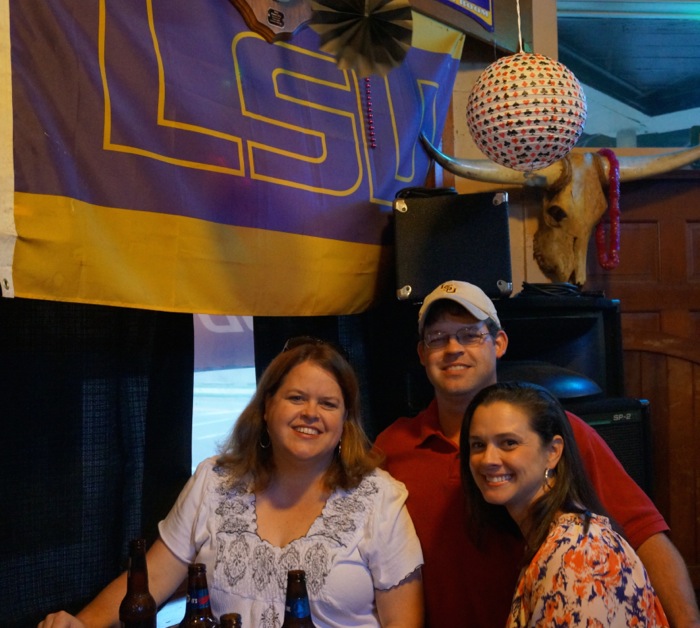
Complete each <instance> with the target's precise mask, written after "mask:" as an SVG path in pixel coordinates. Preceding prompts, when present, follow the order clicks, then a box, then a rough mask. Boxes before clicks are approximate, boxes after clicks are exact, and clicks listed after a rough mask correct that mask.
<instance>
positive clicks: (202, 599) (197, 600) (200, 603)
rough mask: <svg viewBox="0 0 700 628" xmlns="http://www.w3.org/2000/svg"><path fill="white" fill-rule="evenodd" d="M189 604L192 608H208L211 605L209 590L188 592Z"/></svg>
mask: <svg viewBox="0 0 700 628" xmlns="http://www.w3.org/2000/svg"><path fill="white" fill-rule="evenodd" d="M187 605H188V606H190V607H191V608H206V607H207V606H209V591H208V590H207V589H200V590H197V591H194V592H193V594H192V595H190V594H189V593H188V594H187Z"/></svg>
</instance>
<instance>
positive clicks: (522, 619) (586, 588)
mask: <svg viewBox="0 0 700 628" xmlns="http://www.w3.org/2000/svg"><path fill="white" fill-rule="evenodd" d="M590 517H591V518H590V525H589V528H588V531H587V532H584V516H583V515H580V514H574V513H567V514H563V515H561V517H559V519H558V520H557V521H556V522H555V523H553V524H552V527H551V529H550V532H549V535H548V537H547V539H546V540H545V542H544V543H543V544H542V546H541V547H540V548H539V550H538V551H537V553H536V554H535V556H534V558H533V559H532V561H531V562H530V564H529V565H528V566H527V567H526V568H525V569H524V570H523V572H522V574H521V576H520V580H519V581H518V585H517V587H516V591H515V595H514V597H513V603H512V606H511V613H510V618H509V620H508V623H507V628H515V627H524V626H542V627H544V626H547V627H551V626H567V627H572V626H586V627H593V626H596V627H597V626H601V627H602V626H606V627H607V626H610V627H611V628H617V627H619V628H628V627H629V626H648V627H656V626H668V625H669V624H668V620H667V619H666V615H665V614H664V611H663V609H662V608H661V604H660V602H659V599H658V597H657V596H656V594H655V592H654V589H653V588H652V586H651V583H650V581H649V577H648V575H647V573H646V570H645V569H644V566H643V565H642V561H641V560H640V559H639V557H638V556H637V554H636V553H635V551H634V550H633V549H632V547H631V546H630V545H629V544H628V543H627V541H625V540H624V539H623V538H622V537H621V536H620V535H619V534H617V533H616V532H615V531H614V530H613V529H612V527H611V526H610V521H609V520H608V519H607V518H606V517H602V516H599V515H595V514H593V515H590Z"/></svg>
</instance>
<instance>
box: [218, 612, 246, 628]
mask: <svg viewBox="0 0 700 628" xmlns="http://www.w3.org/2000/svg"><path fill="white" fill-rule="evenodd" d="M221 628H243V620H241V616H240V615H239V614H238V613H226V614H225V615H222V616H221Z"/></svg>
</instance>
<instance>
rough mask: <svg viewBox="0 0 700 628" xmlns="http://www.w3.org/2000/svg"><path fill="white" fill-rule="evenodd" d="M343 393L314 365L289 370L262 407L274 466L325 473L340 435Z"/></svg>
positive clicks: (342, 418) (308, 363)
mask: <svg viewBox="0 0 700 628" xmlns="http://www.w3.org/2000/svg"><path fill="white" fill-rule="evenodd" d="M345 416H346V409H345V402H344V399H343V393H342V391H341V388H340V386H339V385H338V382H337V381H336V379H335V378H334V377H333V375H332V374H331V373H329V372H328V371H326V370H325V369H323V368H321V367H320V366H318V365H317V364H315V363H314V362H310V361H306V362H302V363H300V364H297V365H296V366H295V367H293V368H292V369H291V370H290V371H289V373H287V375H286V377H285V378H284V379H283V380H282V383H281V385H280V386H279V388H278V389H277V392H276V393H275V394H274V395H273V396H272V397H270V398H269V399H268V400H267V403H266V404H265V423H266V425H267V431H268V433H269V434H270V441H271V443H272V452H273V456H274V458H275V462H276V464H277V465H278V466H280V465H284V464H294V465H298V464H300V463H301V464H305V465H312V466H317V467H318V469H319V470H325V469H326V468H327V467H328V465H329V464H330V463H331V461H332V459H333V455H334V452H335V448H336V447H337V446H338V443H339V442H340V438H341V436H342V434H343V422H344V420H345Z"/></svg>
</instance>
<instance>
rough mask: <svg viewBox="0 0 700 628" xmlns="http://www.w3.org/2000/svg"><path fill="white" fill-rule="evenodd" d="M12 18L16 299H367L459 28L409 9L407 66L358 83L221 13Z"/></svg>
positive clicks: (352, 307)
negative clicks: (395, 206)
mask: <svg viewBox="0 0 700 628" xmlns="http://www.w3.org/2000/svg"><path fill="white" fill-rule="evenodd" d="M9 9H10V11H9V31H10V35H11V75H12V105H13V110H14V115H13V147H14V153H13V155H14V159H13V161H14V164H13V165H14V181H15V186H14V227H15V228H16V232H17V239H16V243H15V247H14V259H13V261H12V272H11V282H12V286H13V288H14V294H16V295H17V296H25V297H33V298H41V299H55V300H64V301H79V302H90V303H102V304H108V305H125V306H131V307H143V308H149V309H162V310H170V311H183V312H200V313H212V314H238V315H251V314H253V315H323V314H347V313H354V312H359V311H362V310H364V309H366V308H367V307H368V306H369V305H370V304H371V302H372V300H373V299H374V298H375V296H376V291H377V287H378V285H379V284H380V283H381V282H382V280H383V277H382V275H383V273H386V264H385V261H386V258H387V246H386V233H387V229H388V226H389V218H390V216H391V202H392V199H393V198H394V195H395V193H396V191H397V190H399V189H401V188H404V187H408V186H419V185H423V183H424V179H425V176H426V174H427V172H428V168H429V160H428V157H427V155H426V154H425V152H424V151H423V150H422V148H421V147H420V143H419V142H418V137H419V134H420V133H421V132H424V133H426V135H427V136H428V137H430V138H431V139H433V140H435V141H438V142H439V137H440V135H441V132H442V128H443V125H444V121H445V117H446V114H447V110H448V107H449V103H450V97H451V91H452V86H453V83H454V79H455V75H456V72H457V67H458V64H459V57H460V54H461V48H462V44H463V36H462V35H461V34H459V33H458V32H456V31H454V30H453V29H451V28H449V27H446V26H444V25H441V24H439V23H437V22H435V21H432V20H430V19H429V18H427V17H424V16H421V15H419V14H417V13H415V12H414V33H413V43H412V47H411V49H410V51H409V53H408V55H407V57H406V60H405V61H404V63H403V64H402V65H401V66H400V67H398V68H396V69H394V70H392V71H391V72H390V73H389V74H388V76H387V77H386V78H380V77H372V78H371V79H369V80H367V81H365V80H364V79H359V78H358V77H357V76H356V75H355V73H354V72H350V71H341V70H339V69H338V68H337V66H336V64H335V60H334V59H333V58H332V57H330V56H328V55H326V54H323V53H321V52H319V50H318V39H317V35H316V34H315V33H314V32H313V31H312V30H311V29H310V28H301V29H300V30H299V31H298V32H297V33H296V34H295V35H294V37H292V38H291V39H290V40H288V41H286V42H284V43H282V42H278V43H274V44H270V43H267V42H266V41H265V40H264V39H262V38H261V37H260V36H259V35H257V34H255V33H253V32H251V31H250V30H248V28H247V27H246V25H245V22H244V21H243V19H242V17H241V16H240V14H239V13H238V11H237V10H236V9H235V8H234V7H233V6H232V4H231V3H230V2H225V1H223V0H201V1H199V2H192V1H191V0H101V1H100V0H52V1H51V2H46V1H45V0H10V2H9ZM370 113H371V116H370V115H369V114H370ZM370 123H371V124H372V125H373V128H372V131H373V133H374V135H373V137H374V142H375V144H376V146H375V147H372V143H371V138H370V135H369V130H370V129H369V124H370ZM1 176H2V175H1V174H0V177H1ZM0 211H1V209H0ZM1 224H2V223H1V222H0V225H1ZM2 265H3V264H2V261H1V260H0V267H1V266H2ZM4 292H11V291H9V290H4Z"/></svg>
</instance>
